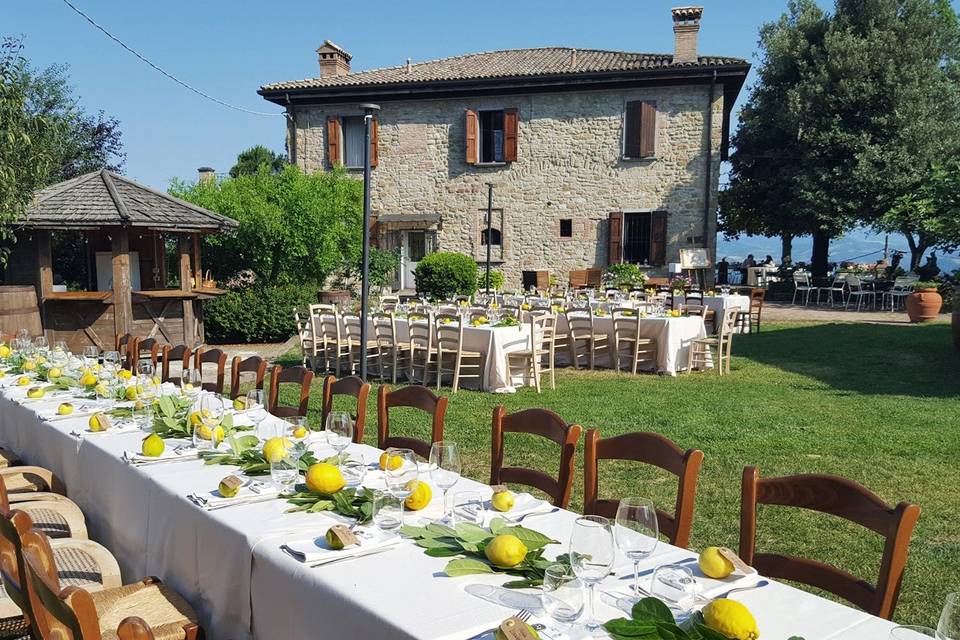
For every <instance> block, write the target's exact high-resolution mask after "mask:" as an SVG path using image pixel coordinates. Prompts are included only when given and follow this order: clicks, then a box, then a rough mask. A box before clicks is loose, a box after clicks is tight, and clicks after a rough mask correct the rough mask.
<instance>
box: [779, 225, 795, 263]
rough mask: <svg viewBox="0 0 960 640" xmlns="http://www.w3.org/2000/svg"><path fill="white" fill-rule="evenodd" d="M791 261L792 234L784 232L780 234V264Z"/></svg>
mask: <svg viewBox="0 0 960 640" xmlns="http://www.w3.org/2000/svg"><path fill="white" fill-rule="evenodd" d="M792 263H793V236H792V235H790V234H789V233H785V234H783V235H782V236H780V264H792Z"/></svg>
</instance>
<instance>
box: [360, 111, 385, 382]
mask: <svg viewBox="0 0 960 640" xmlns="http://www.w3.org/2000/svg"><path fill="white" fill-rule="evenodd" d="M360 108H361V109H363V113H364V116H363V128H364V132H363V139H364V145H363V258H362V264H361V268H360V273H361V275H360V379H361V380H363V381H364V382H366V381H367V314H368V313H369V311H370V130H371V129H372V128H373V116H374V114H375V113H376V112H377V111H380V105H376V104H362V105H360Z"/></svg>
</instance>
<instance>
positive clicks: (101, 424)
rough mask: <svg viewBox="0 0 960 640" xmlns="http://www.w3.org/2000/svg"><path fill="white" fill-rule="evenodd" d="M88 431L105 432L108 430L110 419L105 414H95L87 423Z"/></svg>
mask: <svg viewBox="0 0 960 640" xmlns="http://www.w3.org/2000/svg"><path fill="white" fill-rule="evenodd" d="M87 426H88V427H90V431H106V430H107V429H109V428H110V418H109V417H108V416H107V414H105V413H95V414H93V415H92V416H90V419H89V420H88V421H87Z"/></svg>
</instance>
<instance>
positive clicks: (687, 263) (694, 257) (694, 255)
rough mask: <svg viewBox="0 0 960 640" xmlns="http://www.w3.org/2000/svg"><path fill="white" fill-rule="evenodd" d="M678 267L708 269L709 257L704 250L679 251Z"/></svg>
mask: <svg viewBox="0 0 960 640" xmlns="http://www.w3.org/2000/svg"><path fill="white" fill-rule="evenodd" d="M680 266H681V268H683V269H709V268H710V256H709V255H708V254H707V250H706V249H680Z"/></svg>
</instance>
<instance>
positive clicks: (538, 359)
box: [507, 311, 557, 393]
mask: <svg viewBox="0 0 960 640" xmlns="http://www.w3.org/2000/svg"><path fill="white" fill-rule="evenodd" d="M527 323H528V324H529V327H530V342H529V348H527V349H520V350H518V351H511V352H509V353H507V372H508V375H509V376H510V377H511V378H512V377H513V372H514V370H515V367H516V365H517V364H519V368H520V371H521V372H522V373H523V375H524V377H525V378H528V379H532V380H533V386H534V388H536V390H537V393H540V377H541V376H542V375H543V374H544V373H549V374H550V388H551V389H556V388H557V383H556V376H555V373H556V371H555V363H556V353H555V349H556V346H555V342H554V340H555V337H556V330H557V316H556V315H554V314H553V313H550V312H549V311H546V312H544V311H532V312H530V315H529V318H528V320H527Z"/></svg>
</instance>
